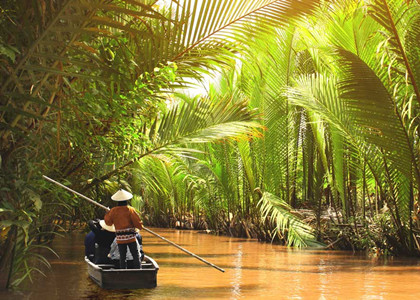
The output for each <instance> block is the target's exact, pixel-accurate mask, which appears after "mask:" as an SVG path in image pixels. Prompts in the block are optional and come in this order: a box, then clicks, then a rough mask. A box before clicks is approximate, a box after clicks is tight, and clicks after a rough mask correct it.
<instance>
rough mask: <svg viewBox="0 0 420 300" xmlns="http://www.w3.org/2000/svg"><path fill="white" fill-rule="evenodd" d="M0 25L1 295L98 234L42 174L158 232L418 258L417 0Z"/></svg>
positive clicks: (17, 12)
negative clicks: (49, 254) (127, 209)
mask: <svg viewBox="0 0 420 300" xmlns="http://www.w3.org/2000/svg"><path fill="white" fill-rule="evenodd" d="M0 11H1V14H0V24H1V27H2V29H3V30H2V31H1V32H0V60H1V65H0V67H1V68H0V74H1V75H0V76H1V89H0V101H1V110H0V114H1V117H0V134H1V140H0V163H1V173H0V182H1V203H0V229H1V233H0V257H1V258H0V282H1V287H2V288H4V287H12V286H16V285H19V283H21V282H22V281H24V280H26V279H31V277H32V276H33V273H34V271H35V272H41V273H42V272H43V267H42V265H47V266H48V265H49V263H48V261H47V260H46V259H45V258H44V257H43V256H42V255H41V254H40V251H39V250H40V249H50V248H49V243H50V241H51V240H52V239H53V237H54V235H55V234H56V233H57V232H63V231H68V230H70V229H71V228H74V227H75V226H74V225H77V224H79V225H80V226H83V224H85V222H86V221H87V220H89V219H92V218H95V217H99V218H101V217H103V213H104V212H103V211H101V210H99V209H97V208H96V207H93V206H92V205H90V204H89V203H87V202H86V201H84V200H83V199H80V198H77V197H76V196H74V195H70V194H69V193H67V192H65V191H63V190H62V189H60V188H59V187H57V186H53V185H52V184H51V183H49V182H47V181H45V180H44V179H43V178H42V175H47V176H49V177H51V178H54V179H55V180H57V181H59V182H61V183H64V184H66V185H68V186H69V187H71V188H72V189H74V190H77V191H79V192H81V193H83V194H86V195H87V196H89V197H91V198H93V199H95V200H96V201H98V202H100V203H102V204H104V205H107V206H110V205H111V203H110V200H109V199H110V195H111V194H112V193H113V192H115V190H116V189H118V188H120V187H123V188H125V189H127V190H130V191H132V192H133V194H134V195H135V196H134V199H133V201H132V205H133V206H134V207H136V208H137V209H138V210H139V211H140V213H141V214H142V216H143V219H144V221H145V223H146V224H150V225H154V226H168V227H180V228H190V229H206V230H209V231H212V232H215V233H218V234H228V235H232V236H243V237H250V238H258V239H259V240H261V241H268V242H273V241H275V242H280V243H284V244H286V245H289V246H297V247H322V248H334V247H335V248H343V249H353V250H371V251H374V253H376V254H378V255H380V254H384V253H385V254H394V255H399V254H403V255H419V254H420V244H419V243H420V210H419V204H420V192H419V191H420V161H419V160H420V143H419V142H420V141H419V139H420V128H419V125H420V118H419V116H420V114H419V111H420V110H419V109H420V106H419V105H420V59H419V58H420V3H419V2H418V1H416V0H411V1H407V0H404V1H403V0H365V1H362V0H360V1H357V0H354V1H341V0H335V1H321V0H320V1H312V0H311V1H309V0H308V1H305V0H299V1H298V0H277V1H274V0H258V1H232V0H209V1H194V0H181V1H175V0H172V1H170V0H167V1H162V0H161V1H155V0H90V1H88V0H49V1H47V0H39V1H29V0H20V1H15V0H5V1H3V2H2V3H1V5H0ZM197 86H204V87H205V88H206V91H205V92H203V91H202V90H198V89H197V88H196V87H197ZM50 250H51V251H52V249H50Z"/></svg>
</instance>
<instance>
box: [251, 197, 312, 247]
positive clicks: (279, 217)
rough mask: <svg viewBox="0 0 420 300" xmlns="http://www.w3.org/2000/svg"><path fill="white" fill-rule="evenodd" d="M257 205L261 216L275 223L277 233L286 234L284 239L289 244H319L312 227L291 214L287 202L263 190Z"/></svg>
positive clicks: (298, 245) (300, 245) (308, 245)
mask: <svg viewBox="0 0 420 300" xmlns="http://www.w3.org/2000/svg"><path fill="white" fill-rule="evenodd" d="M259 205H260V209H261V214H262V216H263V218H264V219H268V220H269V221H270V222H271V223H272V224H274V225H275V227H276V232H277V234H280V235H282V236H285V237H286V236H287V237H286V240H287V244H288V245H289V246H296V247H311V246H316V245H320V243H319V242H317V240H316V237H315V235H314V231H313V229H312V227H311V226H309V225H308V224H306V223H305V222H304V221H303V220H301V219H300V218H299V217H297V216H296V215H295V214H293V212H292V211H291V207H290V206H289V205H288V204H287V202H285V201H283V200H281V199H280V198H279V197H277V196H275V195H273V194H271V193H269V192H264V194H263V196H262V198H261V200H260V203H259Z"/></svg>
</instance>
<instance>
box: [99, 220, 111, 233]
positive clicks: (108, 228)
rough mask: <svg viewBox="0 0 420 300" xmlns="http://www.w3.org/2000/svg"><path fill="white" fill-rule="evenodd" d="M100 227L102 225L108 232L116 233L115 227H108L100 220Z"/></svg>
mask: <svg viewBox="0 0 420 300" xmlns="http://www.w3.org/2000/svg"><path fill="white" fill-rule="evenodd" d="M99 225H101V227H102V228H103V229H105V230H107V231H111V232H115V227H114V225H112V226H109V225H106V223H105V220H100V221H99Z"/></svg>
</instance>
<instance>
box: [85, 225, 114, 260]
mask: <svg viewBox="0 0 420 300" xmlns="http://www.w3.org/2000/svg"><path fill="white" fill-rule="evenodd" d="M88 225H89V228H90V229H91V230H92V232H93V233H94V234H95V259H94V261H93V262H94V263H95V264H109V263H112V262H111V260H110V259H109V258H108V253H109V251H110V250H111V244H112V241H113V240H114V239H115V228H114V226H108V225H106V224H105V222H104V220H91V221H89V222H88Z"/></svg>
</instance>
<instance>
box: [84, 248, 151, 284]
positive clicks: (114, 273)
mask: <svg viewBox="0 0 420 300" xmlns="http://www.w3.org/2000/svg"><path fill="white" fill-rule="evenodd" d="M85 261H86V263H87V266H88V273H89V277H90V278H91V279H92V280H93V281H94V282H96V283H97V284H98V285H99V286H100V287H101V288H104V289H150V288H154V287H156V285H157V272H158V270H159V265H158V264H157V263H156V262H155V261H154V260H153V259H152V258H150V257H148V256H144V261H143V262H142V264H141V269H116V268H115V266H114V265H112V264H98V265H96V264H94V263H92V262H91V261H90V260H89V259H88V258H87V257H85Z"/></svg>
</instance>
